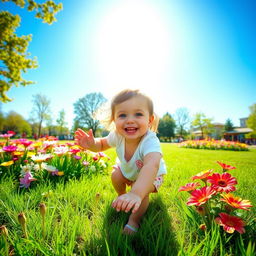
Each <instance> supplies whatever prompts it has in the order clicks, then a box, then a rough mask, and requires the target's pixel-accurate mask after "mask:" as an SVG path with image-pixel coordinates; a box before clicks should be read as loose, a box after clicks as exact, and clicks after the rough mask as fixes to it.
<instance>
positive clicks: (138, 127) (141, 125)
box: [114, 96, 153, 141]
mask: <svg viewBox="0 0 256 256" xmlns="http://www.w3.org/2000/svg"><path fill="white" fill-rule="evenodd" d="M114 121H115V125H116V131H117V132H118V133H119V134H120V135H122V136H124V137H125V139H126V140H138V141H139V140H140V139H141V137H142V136H144V135H145V134H146V132H147V131H148V129H149V127H150V124H151V122H152V121H153V116H150V114H149V110H148V104H147V101H146V99H145V98H143V97H141V96H136V97H132V98H131V99H129V100H126V101H124V102H122V103H120V104H118V105H116V107H115V120H114Z"/></svg>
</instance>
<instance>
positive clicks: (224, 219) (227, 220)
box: [215, 212, 245, 234]
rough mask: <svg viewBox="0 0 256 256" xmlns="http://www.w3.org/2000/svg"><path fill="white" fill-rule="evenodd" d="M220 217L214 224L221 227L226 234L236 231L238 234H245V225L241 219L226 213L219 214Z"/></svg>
mask: <svg viewBox="0 0 256 256" xmlns="http://www.w3.org/2000/svg"><path fill="white" fill-rule="evenodd" d="M219 216H220V217H217V218H216V219H215V221H216V223H217V224H219V225H220V226H223V229H224V230H225V231H226V232H228V233H234V231H235V230H236V231H237V232H239V233H240V234H243V233H245V229H244V226H245V223H244V221H243V220H242V219H240V218H238V217H235V216H232V215H229V214H227V213H224V212H221V213H220V214H219Z"/></svg>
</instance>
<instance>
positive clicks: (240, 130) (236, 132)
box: [225, 127, 253, 134]
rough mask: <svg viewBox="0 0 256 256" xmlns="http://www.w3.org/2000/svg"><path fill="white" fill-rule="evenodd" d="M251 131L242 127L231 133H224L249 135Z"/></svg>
mask: <svg viewBox="0 0 256 256" xmlns="http://www.w3.org/2000/svg"><path fill="white" fill-rule="evenodd" d="M252 131H253V130H252V129H251V128H247V127H246V128H242V127H238V128H235V129H234V130H233V131H228V132H225V134H239V133H249V132H252Z"/></svg>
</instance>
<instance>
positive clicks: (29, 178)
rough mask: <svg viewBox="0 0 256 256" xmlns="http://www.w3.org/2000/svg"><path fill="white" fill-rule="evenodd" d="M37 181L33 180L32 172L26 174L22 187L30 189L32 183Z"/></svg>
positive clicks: (22, 180) (21, 182)
mask: <svg viewBox="0 0 256 256" xmlns="http://www.w3.org/2000/svg"><path fill="white" fill-rule="evenodd" d="M35 180H36V179H35V178H33V176H32V174H31V172H26V173H25V175H24V177H23V178H22V179H20V187H21V188H22V187H23V188H28V187H29V186H30V183H31V182H32V181H35Z"/></svg>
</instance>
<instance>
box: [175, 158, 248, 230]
mask: <svg viewBox="0 0 256 256" xmlns="http://www.w3.org/2000/svg"><path fill="white" fill-rule="evenodd" d="M217 163H218V164H219V165H220V166H221V167H222V173H220V172H213V170H212V169H210V170H207V171H203V172H200V173H198V174H197V175H195V176H193V177H192V180H193V181H195V180H199V181H200V182H192V183H187V184H186V185H185V186H181V187H180V188H179V191H187V192H189V193H190V198H189V199H188V201H187V205H189V206H192V207H194V210H195V211H196V212H197V213H198V214H199V215H200V216H201V218H202V222H203V223H202V224H201V225H200V228H201V229H202V230H208V231H209V230H211V229H212V226H213V225H214V224H216V223H217V224H218V225H220V226H222V227H223V229H224V231H226V232H227V233H230V234H233V233H234V232H235V231H237V232H239V233H241V234H243V233H245V231H246V230H245V226H246V223H248V222H249V219H248V220H247V221H245V220H244V219H245V218H246V217H247V218H248V217H249V216H248V215H247V216H246V215H244V214H243V213H242V212H239V209H240V210H247V211H248V210H249V208H250V207H252V204H251V202H250V201H249V200H243V199H242V198H240V197H236V196H234V194H233V193H230V192H233V191H235V190H236V187H235V186H236V185H237V180H236V178H235V177H233V176H232V175H231V174H230V173H229V172H228V171H231V170H234V169H236V167H234V166H231V165H227V164H224V163H221V162H217ZM198 187H199V188H198Z"/></svg>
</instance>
